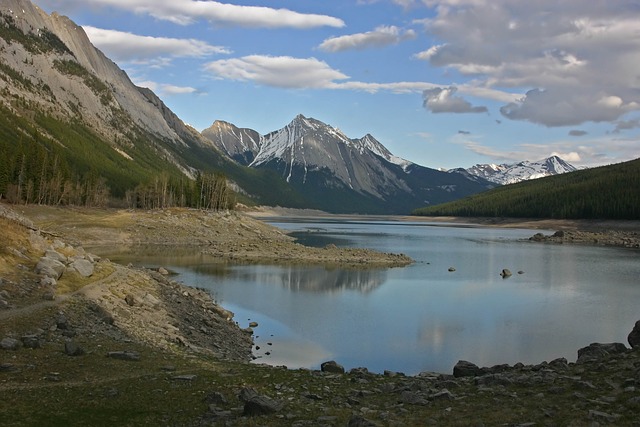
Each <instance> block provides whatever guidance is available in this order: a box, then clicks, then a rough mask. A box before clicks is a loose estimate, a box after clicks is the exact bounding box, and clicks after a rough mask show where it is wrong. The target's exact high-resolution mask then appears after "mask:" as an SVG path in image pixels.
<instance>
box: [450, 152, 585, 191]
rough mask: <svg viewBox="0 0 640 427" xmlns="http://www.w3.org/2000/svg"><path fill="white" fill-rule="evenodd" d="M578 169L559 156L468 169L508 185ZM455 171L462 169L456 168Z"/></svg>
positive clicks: (487, 178)
mask: <svg viewBox="0 0 640 427" xmlns="http://www.w3.org/2000/svg"><path fill="white" fill-rule="evenodd" d="M576 170H578V169H577V168H576V167H574V166H572V165H570V164H569V163H567V162H565V161H564V160H562V159H561V158H560V157H558V156H552V157H549V158H547V159H543V160H539V161H537V162H529V161H524V162H520V163H511V164H508V163H504V164H501V165H495V164H479V165H475V166H473V167H470V168H468V169H466V171H467V172H469V173H470V174H472V175H475V176H479V177H481V178H484V179H486V180H488V181H491V182H495V183H496V184H500V185H506V184H514V183H516V182H521V181H527V180H530V179H537V178H542V177H545V176H551V175H559V174H562V173H567V172H574V171H576ZM454 171H458V172H459V171H460V170H459V169H454Z"/></svg>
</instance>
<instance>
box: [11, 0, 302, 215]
mask: <svg viewBox="0 0 640 427" xmlns="http://www.w3.org/2000/svg"><path fill="white" fill-rule="evenodd" d="M0 153H2V155H1V156H0V198H6V199H8V200H10V201H14V202H31V203H46V204H63V205H64V204H73V205H92V206H100V205H105V204H114V203H115V204H117V205H125V204H126V205H132V204H133V205H135V204H136V203H137V204H138V205H142V206H141V207H147V205H148V204H149V200H152V199H155V200H156V201H157V200H159V199H161V202H160V203H156V202H154V203H153V204H152V206H151V207H157V206H158V205H165V204H169V205H180V206H198V205H202V200H200V199H201V197H200V196H201V194H202V192H203V189H206V188H205V187H206V185H205V186H202V185H201V186H200V187H199V188H196V185H197V184H202V182H203V181H200V182H198V181H197V178H198V176H199V174H212V175H214V174H215V175H216V176H217V177H218V178H220V177H222V176H223V175H224V176H226V178H228V179H229V181H230V182H231V183H232V184H233V187H234V188H235V189H236V192H237V193H238V196H239V197H240V199H241V201H243V202H245V203H257V204H274V205H275V204H282V205H290V206H294V207H298V206H303V205H305V204H306V201H305V199H304V198H303V197H302V196H301V195H300V194H296V192H295V191H293V190H292V189H291V188H289V187H288V186H287V185H286V183H285V182H284V180H282V179H281V178H280V177H278V176H277V175H275V174H273V173H270V172H268V171H264V172H263V171H256V170H251V169H249V168H246V167H243V166H240V165H239V164H237V163H236V162H234V161H232V160H231V159H229V158H228V157H227V156H226V155H224V154H223V153H221V152H220V151H219V150H218V149H217V148H215V147H214V146H212V145H211V143H210V142H209V141H208V140H207V139H206V138H204V137H203V136H202V135H200V133H199V132H198V131H197V130H195V129H193V128H191V127H189V126H187V125H185V124H184V123H183V122H182V121H181V120H180V119H179V118H178V117H177V116H176V115H175V114H174V113H173V112H172V111H171V110H170V109H169V108H168V107H167V106H166V105H165V104H164V103H163V101H162V100H161V99H160V98H158V97H157V96H156V95H155V94H154V93H153V92H152V91H151V90H149V89H146V88H140V87H137V86H135V85H134V84H133V83H132V82H131V80H130V79H129V77H128V76H127V75H126V73H125V72H124V71H122V70H121V69H120V68H119V67H118V66H117V65H116V64H115V63H113V62H112V61H111V60H110V59H108V58H107V57H105V56H104V55H103V54H102V53H101V52H100V51H99V50H97V49H96V48H95V47H94V46H93V45H92V44H91V43H90V41H89V39H88V37H87V35H86V34H85V32H84V30H83V29H82V27H80V26H77V25H76V24H75V23H73V22H72V21H71V20H69V19H68V18H67V17H64V16H61V15H58V14H56V13H53V14H51V15H48V14H47V13H45V12H44V11H42V10H41V9H40V8H38V7H37V6H35V5H33V4H32V3H31V2H29V1H27V0H7V1H3V2H2V4H1V5H0ZM205 181H206V180H205Z"/></svg>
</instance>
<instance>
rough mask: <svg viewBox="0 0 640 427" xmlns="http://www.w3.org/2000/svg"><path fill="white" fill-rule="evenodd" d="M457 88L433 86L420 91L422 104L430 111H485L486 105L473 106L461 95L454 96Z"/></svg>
mask: <svg viewBox="0 0 640 427" xmlns="http://www.w3.org/2000/svg"><path fill="white" fill-rule="evenodd" d="M457 90H458V88H456V87H449V88H439V87H437V88H433V89H427V90H425V91H424V92H422V97H423V100H424V102H423V106H424V108H426V109H427V110H429V111H431V112H432V113H486V112H487V111H488V110H487V107H482V106H478V107H474V106H472V105H471V103H470V102H469V101H467V100H465V99H464V98H462V97H461V96H456V95H455V93H456V92H457Z"/></svg>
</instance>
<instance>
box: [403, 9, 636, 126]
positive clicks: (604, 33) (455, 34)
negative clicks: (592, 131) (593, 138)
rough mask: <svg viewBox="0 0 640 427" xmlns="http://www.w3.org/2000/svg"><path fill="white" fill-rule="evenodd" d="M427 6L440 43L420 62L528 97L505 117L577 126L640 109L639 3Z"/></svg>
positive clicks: (505, 111)
mask: <svg viewBox="0 0 640 427" xmlns="http://www.w3.org/2000/svg"><path fill="white" fill-rule="evenodd" d="M422 1H423V4H425V5H426V6H428V7H431V8H433V10H434V12H435V16H434V17H433V18H430V19H425V20H423V21H421V22H422V23H423V24H424V26H425V30H426V31H427V32H428V33H429V34H430V35H431V36H433V37H434V38H435V39H436V40H437V41H438V42H437V43H434V44H433V45H432V46H430V47H428V48H427V49H426V50H424V51H423V52H420V53H418V54H417V55H416V56H415V57H416V58H418V59H422V60H425V61H428V62H429V63H430V64H431V65H433V66H436V67H443V68H445V69H451V70H454V71H456V72H459V73H461V74H462V75H464V76H466V77H473V78H474V79H475V80H476V81H478V82H480V84H479V85H480V86H483V87H490V88H501V89H509V88H510V89H512V90H513V91H514V92H515V91H522V90H527V92H526V95H524V96H523V97H522V98H521V99H519V100H516V101H509V102H507V103H506V104H507V105H505V106H504V107H503V109H502V110H501V112H502V114H503V115H504V116H505V117H507V118H509V119H512V120H526V121H529V122H533V123H537V124H542V125H545V126H550V127H551V126H575V125H580V124H582V123H585V122H611V123H614V122H615V121H617V120H619V119H620V117H622V116H623V115H624V114H626V113H628V112H630V111H638V110H640V90H638V73H637V65H636V64H638V63H640V49H638V45H640V32H638V31H637V29H638V28H640V9H638V7H637V1H635V0H619V1H615V2H606V1H590V2H585V1H583V0H566V1H562V2H558V1H556V0H539V1H535V2H515V3H514V2H513V1H510V0H422Z"/></svg>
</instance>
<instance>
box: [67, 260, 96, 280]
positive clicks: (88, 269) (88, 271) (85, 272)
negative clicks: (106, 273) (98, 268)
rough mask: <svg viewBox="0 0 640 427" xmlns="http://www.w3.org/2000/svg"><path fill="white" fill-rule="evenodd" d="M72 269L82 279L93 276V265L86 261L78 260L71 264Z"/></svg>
mask: <svg viewBox="0 0 640 427" xmlns="http://www.w3.org/2000/svg"><path fill="white" fill-rule="evenodd" d="M71 267H72V268H73V269H74V270H76V271H77V272H78V274H80V275H81V276H82V277H91V276H93V264H92V263H91V261H89V260H86V259H81V258H79V259H76V260H75V261H73V262H72V263H71Z"/></svg>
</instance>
